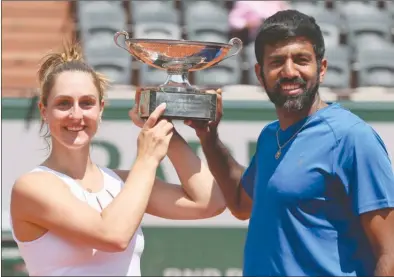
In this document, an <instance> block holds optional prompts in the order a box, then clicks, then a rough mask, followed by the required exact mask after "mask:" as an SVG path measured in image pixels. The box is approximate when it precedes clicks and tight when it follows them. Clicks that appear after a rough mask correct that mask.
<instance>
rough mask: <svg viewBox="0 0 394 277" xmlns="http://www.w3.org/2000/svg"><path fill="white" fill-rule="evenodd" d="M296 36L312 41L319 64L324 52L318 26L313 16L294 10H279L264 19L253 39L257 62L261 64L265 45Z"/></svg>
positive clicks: (321, 35) (322, 39)
mask: <svg viewBox="0 0 394 277" xmlns="http://www.w3.org/2000/svg"><path fill="white" fill-rule="evenodd" d="M296 37H305V38H306V39H308V40H309V41H310V42H311V43H312V46H313V49H314V50H315V55H316V60H317V63H318V64H320V63H321V61H322V60H323V57H324V52H325V46H324V38H323V34H322V32H321V30H320V27H319V25H317V23H316V20H315V19H314V18H313V17H311V16H308V15H306V14H304V13H301V12H299V11H296V10H284V11H279V12H277V13H275V14H274V15H272V16H270V17H268V18H267V19H266V20H265V21H264V23H263V24H262V26H261V28H260V30H259V32H258V34H257V36H256V40H255V54H256V59H257V62H258V63H259V64H260V65H261V66H262V65H263V57H264V49H265V46H266V45H275V44H276V43H278V42H281V41H285V40H287V39H291V38H296Z"/></svg>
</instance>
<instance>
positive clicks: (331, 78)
mask: <svg viewBox="0 0 394 277" xmlns="http://www.w3.org/2000/svg"><path fill="white" fill-rule="evenodd" d="M349 52H350V49H349V47H346V46H329V47H327V48H326V54H325V56H326V58H327V61H328V67H327V72H326V75H325V77H324V82H323V84H322V87H327V88H331V89H344V88H348V87H349V86H350V74H351V66H350V53H349Z"/></svg>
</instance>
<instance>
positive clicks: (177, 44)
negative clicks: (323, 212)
mask: <svg viewBox="0 0 394 277" xmlns="http://www.w3.org/2000/svg"><path fill="white" fill-rule="evenodd" d="M121 35H123V36H124V37H125V43H124V44H125V45H126V47H124V46H122V45H120V44H119V42H118V39H119V36H121ZM114 40H115V44H116V45H117V46H119V47H120V48H123V49H125V50H126V51H127V52H129V53H130V54H131V55H132V56H134V57H135V58H136V59H137V60H139V61H140V62H142V63H145V64H147V65H149V66H153V67H155V68H158V69H162V70H167V73H168V77H167V80H166V81H165V83H164V84H162V85H160V86H158V87H146V88H143V89H142V90H141V99H140V103H139V106H138V110H139V115H140V116H141V118H147V117H149V115H150V114H151V113H152V112H153V111H154V110H155V108H156V107H157V106H159V105H160V104H161V103H166V104H167V107H166V111H165V112H164V114H163V117H165V118H168V119H192V120H205V121H212V120H215V118H216V98H217V95H216V94H210V93H205V92H204V91H203V90H202V89H199V88H198V87H196V86H192V85H190V83H189V80H188V75H189V72H190V71H197V70H203V69H205V68H208V67H211V66H215V65H217V64H218V63H219V62H221V61H223V60H225V59H228V58H230V57H232V56H234V55H237V54H238V53H239V52H240V51H241V49H242V41H241V40H240V39H239V38H232V39H231V40H230V41H229V43H228V44H227V43H215V42H202V41H187V40H171V39H132V38H129V33H128V32H126V31H121V32H117V33H116V34H115V36H114ZM230 50H234V53H232V54H230V53H229V52H230Z"/></svg>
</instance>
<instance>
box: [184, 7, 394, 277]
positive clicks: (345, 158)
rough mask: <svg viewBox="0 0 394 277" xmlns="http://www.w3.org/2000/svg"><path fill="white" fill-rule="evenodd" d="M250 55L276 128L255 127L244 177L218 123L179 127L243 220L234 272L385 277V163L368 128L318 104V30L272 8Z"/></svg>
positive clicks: (389, 206) (388, 268)
mask: <svg viewBox="0 0 394 277" xmlns="http://www.w3.org/2000/svg"><path fill="white" fill-rule="evenodd" d="M255 51H256V58H257V64H256V65H255V71H256V75H257V76H258V78H259V80H260V82H261V84H262V85H263V86H264V88H265V90H266V93H267V94H268V96H269V98H270V100H271V101H272V102H273V103H274V104H275V107H276V112H277V116H278V121H275V122H272V123H270V124H268V125H267V126H265V128H264V129H263V130H262V132H261V134H260V136H259V138H258V144H257V149H256V153H255V155H254V156H253V158H252V160H251V163H250V164H249V166H248V167H247V168H246V170H244V168H243V167H242V166H241V165H239V164H238V163H237V162H236V161H235V160H234V159H233V157H232V156H231V155H230V152H229V151H228V150H227V149H226V148H225V147H224V145H223V144H222V142H221V141H220V139H219V136H218V133H217V127H218V124H219V120H220V117H219V120H218V121H216V122H211V123H209V124H207V125H204V126H201V125H198V124H197V123H195V122H186V124H188V125H190V126H191V127H193V128H194V129H195V130H196V133H197V135H198V137H199V139H200V141H201V144H202V147H203V150H204V153H205V155H206V158H207V161H208V164H209V168H210V170H211V172H212V173H213V175H214V177H215V179H216V181H217V182H218V184H219V185H220V187H221V189H222V192H223V194H224V196H225V199H226V202H227V206H228V208H229V209H230V211H231V213H232V214H233V215H234V216H235V217H236V218H238V219H241V220H246V219H250V221H249V228H248V234H247V239H246V245H245V249H244V268H243V270H244V271H243V274H244V275H245V276H269V275H271V276H272V275H275V276H290V275H293V276H294V275H298V276H305V275H306V276H329V275H331V276H372V275H375V276H389V275H392V276H393V275H394V209H393V208H394V174H393V170H392V166H391V162H390V160H389V157H388V153H387V151H386V149H385V146H384V144H383V142H382V140H381V139H380V137H379V136H378V134H377V133H376V132H375V131H374V130H373V129H372V128H371V127H370V126H369V125H368V124H367V123H365V122H364V121H363V120H361V119H360V118H359V117H357V116H356V115H354V114H352V113H351V112H350V111H347V110H345V109H344V108H342V107H341V106H340V105H339V104H338V103H334V104H327V103H324V102H323V101H322V100H321V99H320V97H319V93H318V88H319V83H321V82H322V81H323V77H324V74H325V72H326V69H327V61H326V60H325V59H324V52H325V47H324V40H323V36H322V33H321V31H320V28H319V26H318V25H317V24H316V22H315V20H314V19H313V18H311V17H309V16H307V15H305V14H302V13H299V12H297V11H294V10H286V11H280V12H278V13H276V14H274V15H273V16H271V17H269V18H267V19H266V21H265V22H264V23H263V25H262V27H261V29H260V31H259V33H258V35H257V37H256V41H255ZM219 95H220V94H219ZM219 99H220V101H221V98H220V97H219ZM220 108H221V106H220Z"/></svg>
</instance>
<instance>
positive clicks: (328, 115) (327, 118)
mask: <svg viewBox="0 0 394 277" xmlns="http://www.w3.org/2000/svg"><path fill="white" fill-rule="evenodd" d="M319 118H320V119H321V120H322V121H323V122H324V123H325V124H327V125H328V126H329V128H330V129H331V131H332V132H333V133H334V135H335V137H336V139H337V141H339V140H341V138H343V137H344V136H346V135H348V134H349V133H350V132H356V133H358V132H371V131H372V128H371V127H370V126H369V125H368V124H367V123H366V122H365V121H364V120H363V119H362V118H360V117H359V116H358V115H356V114H354V113H353V112H352V111H350V110H348V109H346V108H344V107H343V106H342V105H340V104H335V105H333V106H332V107H330V109H328V110H327V112H324V113H321V114H320V116H319Z"/></svg>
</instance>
